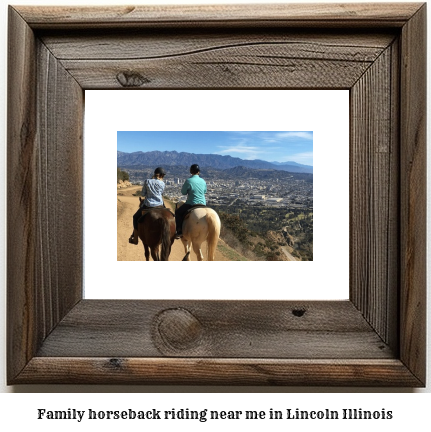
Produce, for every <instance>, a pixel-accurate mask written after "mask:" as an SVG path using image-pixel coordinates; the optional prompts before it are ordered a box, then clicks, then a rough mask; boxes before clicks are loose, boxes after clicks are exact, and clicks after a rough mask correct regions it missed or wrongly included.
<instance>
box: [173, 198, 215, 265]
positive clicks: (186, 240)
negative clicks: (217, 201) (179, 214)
mask: <svg viewBox="0 0 431 432" xmlns="http://www.w3.org/2000/svg"><path fill="white" fill-rule="evenodd" d="M183 204H184V202H182V201H180V202H178V203H177V208H178V207H180V206H181V205H183ZM220 228H221V222H220V218H219V216H218V214H217V213H216V212H215V211H214V210H213V209H210V208H208V207H197V208H195V209H192V211H191V212H190V213H188V214H187V215H186V217H185V218H184V222H183V236H182V238H181V241H182V242H183V245H184V251H185V256H184V258H183V261H190V250H191V248H192V247H193V251H194V252H195V254H196V256H197V258H198V261H203V259H204V257H203V254H202V250H201V246H202V243H203V242H204V241H205V240H206V241H207V244H208V261H214V257H215V251H216V248H217V243H218V239H219V236H220Z"/></svg>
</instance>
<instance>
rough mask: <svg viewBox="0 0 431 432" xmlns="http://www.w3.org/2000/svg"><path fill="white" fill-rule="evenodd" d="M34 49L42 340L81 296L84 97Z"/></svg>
mask: <svg viewBox="0 0 431 432" xmlns="http://www.w3.org/2000/svg"><path fill="white" fill-rule="evenodd" d="M37 49H38V51H37V71H38V87H37V90H38V92H37V101H38V135H37V159H36V160H35V163H36V168H37V171H36V173H37V177H36V189H37V190H36V192H37V202H38V206H37V212H35V214H34V217H35V218H37V241H36V251H35V254H36V259H37V260H38V265H37V267H36V272H35V281H34V283H35V286H34V288H35V290H36V291H37V292H38V293H39V295H38V297H37V302H38V305H37V310H38V312H39V314H40V315H41V316H40V319H41V320H43V323H44V325H43V327H42V326H40V327H39V330H41V331H42V334H41V335H40V336H41V337H42V338H43V339H44V338H45V337H46V336H47V335H48V334H49V333H50V332H51V330H52V329H53V328H54V327H55V326H56V325H57V323H58V322H59V321H60V320H61V319H62V318H63V316H64V315H65V314H66V313H67V312H68V311H69V310H70V309H71V308H72V307H73V305H74V304H75V303H76V302H78V301H79V299H80V298H81V296H82V279H83V274H82V267H83V105H84V93H83V90H82V89H81V87H80V86H79V85H78V84H77V83H76V81H75V80H74V78H73V77H72V76H71V75H70V74H69V73H68V72H67V71H66V70H64V68H63V67H62V66H61V64H60V63H59V62H58V60H57V59H56V58H55V57H54V56H53V55H52V54H51V53H50V52H49V50H48V49H47V48H46V47H45V45H43V44H42V43H40V42H38V44H37ZM60 287H61V288H60Z"/></svg>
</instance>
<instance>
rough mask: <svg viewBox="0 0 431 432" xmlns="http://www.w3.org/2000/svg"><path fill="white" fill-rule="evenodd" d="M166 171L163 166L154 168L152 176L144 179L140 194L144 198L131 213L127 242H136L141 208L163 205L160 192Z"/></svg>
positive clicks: (163, 188)
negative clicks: (132, 213) (130, 230)
mask: <svg viewBox="0 0 431 432" xmlns="http://www.w3.org/2000/svg"><path fill="white" fill-rule="evenodd" d="M165 175H166V172H165V170H164V169H163V168H160V167H159V168H156V169H155V170H154V175H153V178H151V179H147V180H145V181H144V185H143V187H142V196H143V197H144V200H143V201H142V202H141V205H140V206H139V210H138V211H137V212H136V213H135V214H134V215H133V233H132V235H131V236H130V238H129V243H131V244H134V245H137V244H138V239H139V236H138V221H139V219H140V217H141V216H142V210H145V209H149V208H152V207H164V206H165V205H164V203H163V197H162V193H163V191H164V190H165V183H164V182H163V177H164V176H165Z"/></svg>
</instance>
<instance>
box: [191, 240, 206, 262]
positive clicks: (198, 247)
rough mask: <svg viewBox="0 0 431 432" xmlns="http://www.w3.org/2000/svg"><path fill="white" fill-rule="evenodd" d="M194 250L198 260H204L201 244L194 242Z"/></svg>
mask: <svg viewBox="0 0 431 432" xmlns="http://www.w3.org/2000/svg"><path fill="white" fill-rule="evenodd" d="M193 250H194V252H195V254H196V256H197V257H198V261H203V260H204V256H203V254H202V249H201V245H200V244H197V243H193Z"/></svg>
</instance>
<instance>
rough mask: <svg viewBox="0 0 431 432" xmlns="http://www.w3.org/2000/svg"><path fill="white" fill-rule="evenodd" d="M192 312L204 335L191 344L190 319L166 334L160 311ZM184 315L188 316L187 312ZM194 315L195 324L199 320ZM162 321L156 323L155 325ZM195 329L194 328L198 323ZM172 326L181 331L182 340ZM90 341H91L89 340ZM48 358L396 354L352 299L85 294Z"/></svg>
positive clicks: (47, 350)
mask: <svg viewBox="0 0 431 432" xmlns="http://www.w3.org/2000/svg"><path fill="white" fill-rule="evenodd" d="M175 310H176V311H181V314H182V315H184V314H185V313H187V314H189V315H190V317H191V318H192V319H193V321H195V323H194V324H196V323H197V324H198V326H199V336H198V337H197V338H196V339H193V343H191V344H190V343H189V342H190V340H188V339H184V338H183V340H185V341H186V342H187V343H181V340H180V339H179V337H180V336H181V335H183V333H184V325H183V323H184V319H182V321H181V322H180V323H179V325H177V326H176V327H174V326H172V327H171V329H170V330H169V331H170V340H171V341H172V340H177V341H178V342H179V343H177V344H172V343H169V340H166V338H163V337H161V336H164V335H166V330H164V334H162V335H160V330H161V328H160V327H159V325H160V321H159V315H160V314H161V313H162V314H163V313H166V311H175ZM181 318H182V317H181ZM193 321H191V322H193ZM156 324H157V325H158V326H157V328H156V329H155V328H154V326H155V325H156ZM193 328H196V326H194V327H193ZM173 332H178V338H176V337H175V334H174V333H173ZM89 340H91V341H92V343H91V344H88V341H89ZM38 355H39V356H47V357H88V356H90V355H94V356H96V357H108V356H111V357H112V356H126V357H145V356H149V357H157V356H160V355H169V356H180V357H184V356H187V357H197V356H198V357H216V358H218V357H222V358H223V357H224V358H226V357H230V358H251V357H260V358H316V359H317V358H320V359H321V358H329V357H331V358H339V359H343V358H392V357H393V353H392V352H391V350H390V348H389V347H388V346H387V345H386V344H384V343H383V342H382V340H381V339H380V337H379V336H378V335H376V334H375V332H374V330H373V329H372V328H371V327H370V326H369V325H368V323H367V322H366V321H364V319H363V317H362V314H361V313H360V312H358V310H357V309H356V308H355V307H354V306H353V305H352V304H351V303H350V302H349V301H345V302H324V304H322V303H320V302H287V301H285V302H273V301H267V302H262V301H254V302H251V301H229V302H223V301H179V300H176V301H174V300H170V301H168V300H165V301H115V302H113V301H108V300H105V301H97V300H84V301H82V302H80V303H79V304H78V305H77V306H76V307H75V308H74V309H73V311H72V312H70V313H69V314H68V315H67V316H66V317H65V318H64V319H63V320H62V321H61V323H59V325H58V326H57V327H56V329H55V330H54V331H53V332H52V333H51V334H50V335H49V336H48V338H47V339H46V340H45V343H44V344H43V347H42V348H41V349H40V350H39V352H38Z"/></svg>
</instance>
